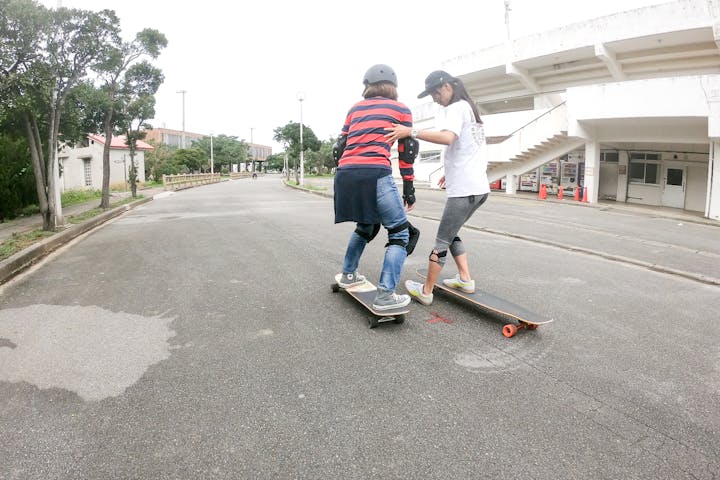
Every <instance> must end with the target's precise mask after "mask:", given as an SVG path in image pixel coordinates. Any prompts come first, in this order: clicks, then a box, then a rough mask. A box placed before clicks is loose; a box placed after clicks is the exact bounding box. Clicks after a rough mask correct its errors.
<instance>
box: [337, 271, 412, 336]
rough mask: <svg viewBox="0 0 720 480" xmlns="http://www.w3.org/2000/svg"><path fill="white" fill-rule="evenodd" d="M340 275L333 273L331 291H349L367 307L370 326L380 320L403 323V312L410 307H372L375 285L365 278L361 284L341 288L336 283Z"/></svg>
mask: <svg viewBox="0 0 720 480" xmlns="http://www.w3.org/2000/svg"><path fill="white" fill-rule="evenodd" d="M340 275H341V274H339V273H338V274H337V275H335V283H333V284H332V285H331V286H330V287H331V288H332V291H333V292H339V291H340V290H344V291H345V292H347V293H349V294H350V296H351V297H353V298H354V299H355V300H357V301H358V302H360V303H361V304H362V305H363V306H364V307H365V308H367V309H368V310H369V311H370V312H371V313H372V314H373V316H372V317H370V319H369V320H368V321H369V323H370V328H375V327H377V326H378V325H379V324H380V323H382V322H391V321H394V322H395V323H398V324H399V323H403V322H404V321H405V314H407V313H410V308H408V307H398V308H392V309H390V310H376V309H374V308H373V305H372V304H373V300H375V294H376V293H377V287H376V286H375V285H373V284H372V283H371V282H369V281H367V280H366V281H365V283H363V284H361V285H356V286H354V287H350V288H342V287H341V286H340V285H338V280H339V279H340Z"/></svg>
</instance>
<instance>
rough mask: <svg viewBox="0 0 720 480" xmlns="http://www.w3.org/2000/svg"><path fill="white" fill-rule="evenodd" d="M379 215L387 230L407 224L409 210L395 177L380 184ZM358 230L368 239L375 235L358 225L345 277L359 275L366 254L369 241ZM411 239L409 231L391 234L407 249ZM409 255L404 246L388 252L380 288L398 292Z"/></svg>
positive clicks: (386, 252)
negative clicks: (357, 273)
mask: <svg viewBox="0 0 720 480" xmlns="http://www.w3.org/2000/svg"><path fill="white" fill-rule="evenodd" d="M376 193H377V211H378V214H379V215H380V221H381V222H382V225H383V227H385V228H386V229H388V230H389V229H392V228H393V227H397V226H399V225H402V224H404V223H405V222H407V216H406V215H405V209H404V208H403V203H402V199H401V198H400V193H399V192H398V189H397V185H395V180H393V177H392V175H386V176H384V177H382V178H379V179H378V181H377V192H376ZM358 230H360V231H361V232H363V233H364V234H365V236H367V237H368V238H369V237H370V235H372V231H373V225H368V224H365V223H358V224H357V230H356V231H354V232H353V234H352V235H351V236H350V242H349V243H348V246H347V250H346V251H345V260H344V262H343V272H344V273H354V272H355V271H357V268H358V265H359V263H360V257H361V256H362V254H363V251H364V250H365V245H367V243H368V242H367V240H365V238H363V236H361V235H359V234H358V232H357V231H358ZM409 238H410V232H409V230H408V229H407V228H404V229H403V230H401V231H399V232H397V233H390V234H388V239H389V240H400V241H401V242H402V243H403V244H404V245H407V242H408V240H409ZM405 257H407V251H406V250H405V247H403V246H401V245H390V246H388V247H387V248H386V249H385V259H384V260H383V266H382V272H381V273H380V281H379V282H378V288H379V289H382V290H387V291H390V292H394V291H395V287H396V286H397V284H398V282H399V281H400V275H401V274H402V268H403V265H404V264H405Z"/></svg>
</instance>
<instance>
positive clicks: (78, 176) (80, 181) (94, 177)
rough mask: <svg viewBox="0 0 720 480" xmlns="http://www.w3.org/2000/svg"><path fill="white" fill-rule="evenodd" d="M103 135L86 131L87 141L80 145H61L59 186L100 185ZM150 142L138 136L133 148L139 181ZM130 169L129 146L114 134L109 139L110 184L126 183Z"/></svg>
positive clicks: (86, 186)
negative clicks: (66, 146)
mask: <svg viewBox="0 0 720 480" xmlns="http://www.w3.org/2000/svg"><path fill="white" fill-rule="evenodd" d="M104 146H105V137H103V136H102V135H88V136H87V144H86V145H85V146H82V147H75V148H64V149H63V150H62V151H61V152H60V155H59V159H60V168H61V172H62V175H61V176H60V186H61V190H62V191H65V190H71V189H92V190H99V189H101V188H102V179H103V147H104ZM149 150H153V146H152V145H150V144H148V143H146V142H143V141H142V140H139V141H138V142H137V148H136V150H135V165H136V166H137V176H138V180H139V181H140V182H144V181H145V152H146V151H149ZM129 170H130V149H129V148H128V146H127V145H125V137H124V136H120V137H113V138H112V141H111V143H110V184H111V185H113V184H121V185H127V179H128V172H129Z"/></svg>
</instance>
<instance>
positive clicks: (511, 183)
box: [505, 174, 518, 195]
mask: <svg viewBox="0 0 720 480" xmlns="http://www.w3.org/2000/svg"><path fill="white" fill-rule="evenodd" d="M517 189H518V176H517V175H512V174H511V175H508V176H507V177H505V194H506V195H515V194H516V193H517Z"/></svg>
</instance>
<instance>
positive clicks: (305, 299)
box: [0, 176, 720, 479]
mask: <svg viewBox="0 0 720 480" xmlns="http://www.w3.org/2000/svg"><path fill="white" fill-rule="evenodd" d="M491 200H493V199H491ZM440 202H441V201H437V202H435V201H433V200H431V199H430V196H428V197H427V198H425V199H423V200H422V201H420V202H418V208H417V209H416V210H417V212H416V213H417V216H415V217H413V223H414V224H416V226H418V227H419V228H420V229H421V231H422V236H421V240H420V244H419V246H418V249H417V251H416V253H415V254H414V255H413V256H412V257H410V258H409V259H408V261H407V262H406V270H405V273H404V276H403V278H404V279H405V278H414V274H413V272H414V270H415V269H417V268H420V267H424V266H425V265H426V261H427V256H426V253H424V252H426V251H427V250H429V248H430V245H431V242H432V238H433V236H434V232H435V229H436V228H437V221H435V220H433V219H432V218H433V217H439V214H440V212H439V208H440V207H441V203H440ZM502 205H505V206H502ZM512 205H513V204H512V203H503V202H500V201H497V202H489V203H488V205H487V206H483V207H482V209H481V210H480V211H479V212H478V213H477V214H476V217H475V218H474V219H473V222H472V223H473V225H474V226H475V228H470V229H465V230H464V231H463V232H462V237H463V240H464V241H465V242H466V243H467V244H468V247H469V250H470V260H471V265H472V266H473V270H474V272H475V276H476V280H477V283H478V286H479V287H480V288H484V289H486V290H488V291H490V292H492V293H495V294H497V295H499V296H502V297H504V298H507V299H508V300H511V301H515V302H517V303H521V304H522V305H523V306H525V307H527V308H529V309H531V310H535V311H537V312H538V313H541V314H544V315H546V316H551V317H553V318H555V322H553V323H551V324H549V325H546V326H543V327H541V328H540V329H538V330H537V331H534V332H521V333H520V334H518V335H517V336H516V337H514V338H512V339H506V338H505V337H503V336H502V335H501V333H500V330H501V327H502V322H500V321H498V320H494V319H492V318H490V317H486V316H483V315H482V314H481V313H480V312H478V311H477V310H473V309H472V308H468V307H467V306H465V305H463V304H460V303H457V302H454V301H453V300H451V299H450V298H448V297H443V296H442V295H440V294H437V295H436V300H435V303H434V304H433V305H432V306H431V307H423V306H421V305H419V304H416V303H413V304H412V306H411V312H410V314H409V315H408V319H407V321H406V322H405V323H404V324H402V325H394V324H391V325H382V326H380V327H378V328H376V329H372V330H371V329H369V328H368V322H367V320H368V313H367V312H366V310H365V309H364V308H362V307H361V306H360V305H358V304H357V303H355V302H354V301H353V300H352V299H351V298H350V297H349V296H348V295H345V294H343V293H332V292H331V290H330V283H331V281H332V278H333V275H334V274H335V273H337V271H338V269H339V266H340V263H341V260H342V255H343V253H344V248H345V243H346V241H347V238H348V236H349V234H350V232H351V231H352V229H353V226H352V225H350V224H341V225H333V222H332V218H333V214H332V201H330V200H329V199H327V198H325V197H322V196H318V195H312V194H308V193H305V192H301V191H297V190H293V189H290V188H287V187H284V186H282V184H281V183H280V182H279V179H278V178H277V177H273V176H268V177H263V178H260V179H258V180H256V181H252V180H239V181H232V182H224V183H221V184H215V185H209V186H205V187H201V188H196V189H191V190H187V191H182V192H178V193H176V194H173V195H169V196H167V197H164V198H158V199H156V200H154V201H152V202H150V203H148V204H146V205H143V206H140V207H138V208H136V209H135V210H132V211H130V212H128V213H127V214H125V215H123V216H121V217H119V218H118V219H116V220H114V221H112V222H110V223H108V224H106V225H105V226H104V227H102V228H100V229H98V230H96V231H94V232H92V233H90V234H88V235H86V236H84V237H82V238H80V239H78V240H76V241H74V242H73V243H72V244H70V245H68V246H67V247H65V248H63V249H62V250H60V251H58V252H56V253H55V254H53V255H52V256H51V257H50V258H48V259H47V260H46V261H45V262H43V263H42V264H41V265H39V266H37V267H36V268H34V269H32V270H31V271H29V272H28V273H26V274H23V275H21V276H20V277H18V278H16V279H15V280H13V281H11V282H10V283H8V284H6V285H5V286H3V287H2V289H1V290H0V412H2V414H1V415H0V436H1V438H2V441H1V442H0V478H2V479H49V478H57V479H70V478H73V479H74V478H88V479H95V478H98V479H99V478H115V479H124V478H134V479H138V478H139V479H165V478H167V479H170V478H173V479H175V478H183V479H184V478H222V479H225V478H227V479H239V478H243V479H244V478H248V479H261V478H262V479H265V478H267V479H271V478H272V479H277V478H283V479H286V478H287V479H319V478H334V479H335V478H338V479H339V478H342V479H372V478H378V479H380V478H383V479H387V478H398V479H400V478H402V479H421V478H422V479H469V478H492V479H498V478H532V479H563V478H568V479H570V478H573V479H577V478H588V479H589V478H592V479H598V478H601V479H604V478H633V479H657V478H673V479H683V478H688V479H689V478H695V479H697V478H707V479H711V478H718V477H720V415H719V414H720V407H719V405H720V375H719V373H720V347H718V338H719V335H720V324H719V323H718V322H717V319H718V313H717V312H718V311H720V295H719V293H720V287H718V286H715V285H711V284H708V283H703V282H700V281H695V280H691V279H688V278H685V277H683V276H680V275H669V274H667V273H662V272H657V271H653V270H651V269H648V268H643V267H640V266H636V265H631V264H628V263H624V262H620V261H610V260H608V259H606V258H603V257H602V256H598V255H595V254H588V253H583V252H580V251H572V250H568V249H566V248H556V247H552V246H549V245H547V243H537V242H533V241H527V240H523V239H519V238H516V237H513V236H508V235H502V234H499V232H489V231H483V230H482V229H483V228H490V229H492V230H495V229H497V230H499V228H496V227H495V226H494V224H493V222H496V221H500V219H504V220H505V221H504V222H503V223H502V225H504V227H503V228H506V229H507V230H508V232H511V233H512V230H513V229H517V230H518V231H519V233H521V234H523V235H525V234H526V233H528V232H529V233H532V232H534V231H535V232H540V231H545V230H546V229H551V230H553V231H558V232H564V234H565V235H570V234H569V233H568V232H574V233H573V234H572V236H571V238H580V239H581V240H582V242H588V243H587V245H588V248H593V249H601V248H602V246H603V245H605V244H612V245H616V243H615V242H620V243H621V244H622V243H624V244H628V245H630V246H629V247H628V250H627V251H626V253H627V254H628V256H630V255H631V254H632V255H635V253H634V252H639V253H638V254H637V255H640V253H642V251H643V249H645V250H647V249H649V247H647V246H646V247H644V248H643V247H642V244H641V243H640V242H637V241H636V240H635V238H633V237H634V236H633V235H625V234H624V233H622V235H623V237H622V238H620V239H619V240H618V239H613V238H612V232H613V231H616V232H618V231H621V230H622V231H623V232H624V229H619V228H618V229H615V230H614V229H613V227H615V226H616V223H617V222H618V220H617V218H615V219H613V218H614V217H608V216H606V215H600V216H599V217H598V218H597V219H596V220H592V216H589V217H583V218H582V219H580V220H578V219H565V220H563V218H562V217H558V216H555V215H552V214H551V212H550V210H549V209H548V210H547V211H545V210H539V209H535V210H531V209H530V208H529V207H524V208H521V207H515V208H513V207H512ZM542 208H543V209H544V208H546V207H542ZM576 210H581V209H576ZM582 210H585V209H582ZM538 212H539V213H540V215H537V213H538ZM598 213H601V212H600V211H599V210H598ZM604 213H605V214H607V213H608V212H604ZM621 215H624V214H621ZM587 218H590V220H588V219H587ZM607 218H609V220H605V219H607ZM485 219H487V222H486V221H485ZM551 220H552V221H551ZM605 221H607V222H608V223H606V224H605V223H603V222H605ZM564 222H568V224H565V223H564ZM579 222H580V223H579ZM549 223H552V225H549ZM578 223H579V225H578ZM628 225H629V226H632V225H636V226H637V229H638V234H637V235H636V236H635V237H642V238H645V237H644V236H645V235H647V237H648V238H649V239H650V240H653V241H656V242H658V244H659V245H660V246H653V247H652V248H657V249H660V250H661V255H662V256H664V257H666V258H667V262H668V264H671V265H676V264H677V265H681V264H682V263H683V261H684V259H683V257H682V256H683V255H685V250H682V249H679V248H661V246H662V244H667V245H670V244H671V243H670V241H666V240H668V238H669V237H667V236H666V235H669V233H668V232H666V230H668V229H669V225H664V224H663V225H661V226H658V224H657V223H655V222H648V223H644V222H637V221H635V220H633V221H630V222H629V224H628ZM521 226H522V227H523V228H527V229H529V230H528V231H527V232H526V231H524V230H520V227H521ZM591 226H592V227H595V228H596V230H595V231H596V232H602V233H597V235H595V237H594V239H593V238H592V236H590V237H586V236H585V233H584V232H585V231H586V230H588V228H589V227H591ZM652 228H656V229H657V230H658V231H655V232H648V229H652ZM696 228H697V229H698V232H695V229H696ZM701 228H702V226H699V225H694V226H692V229H693V230H692V231H690V233H689V234H690V235H692V236H693V237H695V236H698V237H701V238H699V239H698V240H693V241H698V242H708V243H707V244H705V243H703V244H702V245H700V246H701V247H702V250H701V251H703V252H705V251H707V252H709V253H711V254H713V255H714V254H716V253H717V251H716V250H713V247H714V248H717V243H712V241H711V240H712V238H713V235H717V232H718V230H717V228H715V227H704V228H705V229H708V230H703V229H701ZM529 233H528V234H529ZM684 235H685V236H687V235H688V231H686V233H685V234H684ZM706 235H707V236H708V237H706ZM707 238H709V239H710V240H707ZM714 238H717V237H714ZM578 241H580V240H578ZM686 241H687V238H684V239H683V241H682V242H680V241H678V242H676V243H682V244H683V245H685V244H686ZM384 243H385V242H384V240H383V239H382V238H381V239H379V240H376V241H375V242H373V243H372V244H370V245H369V246H368V248H367V250H366V253H365V256H364V258H363V262H362V263H361V272H362V273H364V274H366V275H368V276H369V278H370V279H372V280H377V277H378V275H379V270H380V262H381V258H382V254H383V245H384ZM614 248H615V247H614ZM650 249H651V248H650ZM698 250H699V251H700V248H699V249H698ZM676 253H677V254H678V255H679V257H677V258H676V257H675V256H674V255H675V254H676ZM704 258H705V259H711V260H708V261H712V258H713V257H712V255H710V256H705V257H704ZM703 261H705V260H703ZM700 263H702V262H700ZM681 266H682V265H681ZM446 271H447V274H448V275H452V274H453V273H454V271H453V269H452V268H451V267H450V266H449V267H448V268H447V270H446ZM716 272H717V270H715V271H714V272H712V271H711V272H710V273H712V274H714V275H717V273H716Z"/></svg>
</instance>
